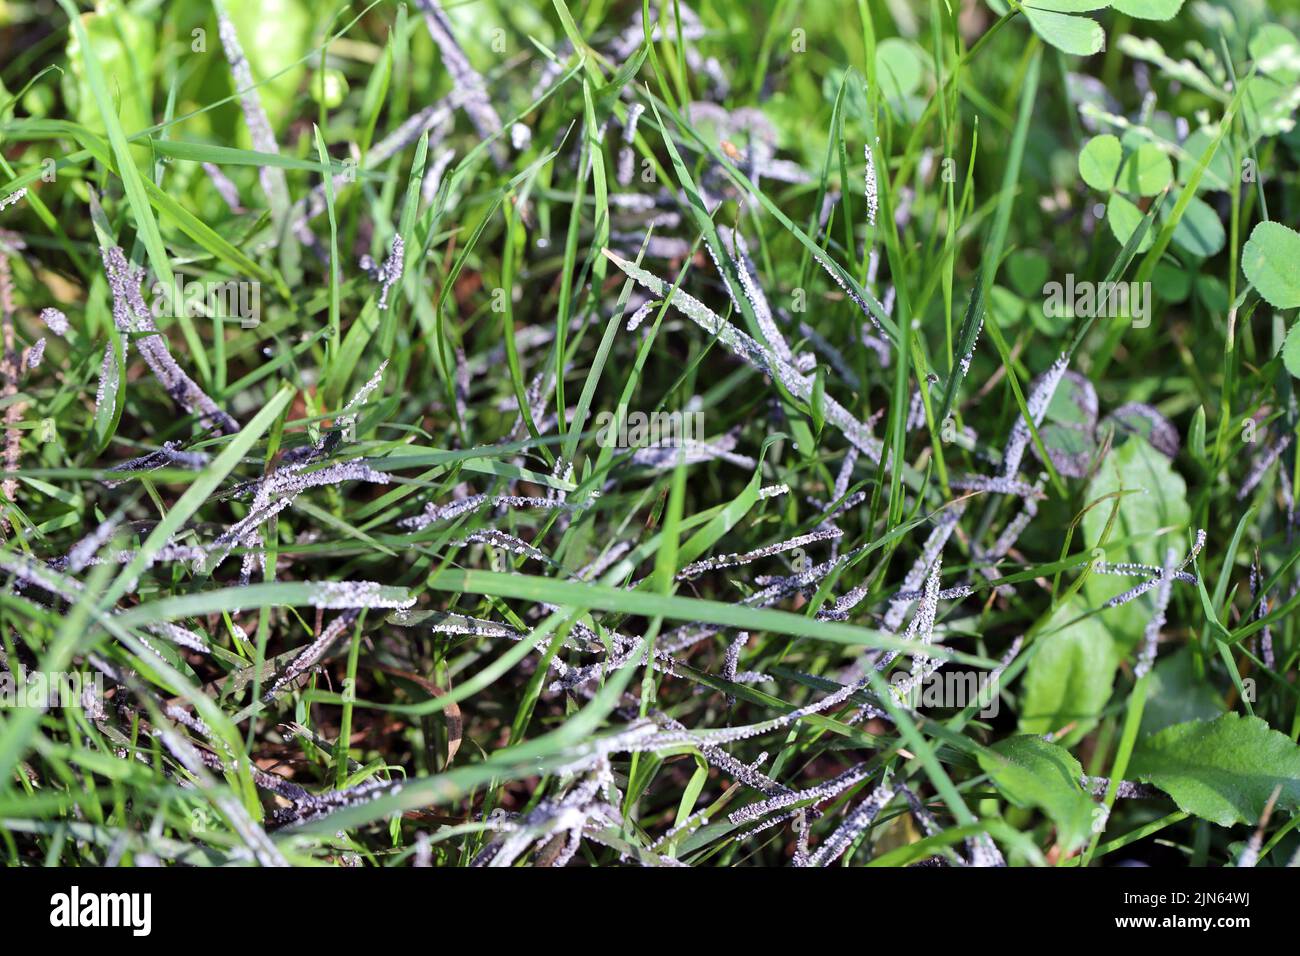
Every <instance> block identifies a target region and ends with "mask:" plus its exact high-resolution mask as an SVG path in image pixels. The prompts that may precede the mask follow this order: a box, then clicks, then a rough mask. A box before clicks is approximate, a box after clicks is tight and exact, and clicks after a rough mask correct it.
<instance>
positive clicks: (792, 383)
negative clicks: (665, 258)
mask: <svg viewBox="0 0 1300 956" xmlns="http://www.w3.org/2000/svg"><path fill="white" fill-rule="evenodd" d="M603 252H604V254H605V256H606V257H607V258H608V259H609V260H610V261H611V262H613V263H614V264H615V265H616V266H618V267H619V268H620V269H621V270H623V272H625V273H626V274H627V275H628V276H630V277H631V278H633V279H634V280H636V281H637V282H639V283H640V284H641V285H642V286H644V287H645V288H647V289H648V290H650V291H651V292H652V293H654V294H655V295H657V296H660V297H661V298H666V299H669V300H670V302H671V304H672V305H673V307H674V308H676V309H677V310H678V311H679V312H681V313H682V314H683V315H685V316H686V317H687V318H689V319H691V320H692V321H694V322H695V323H696V324H697V325H699V326H700V327H701V328H703V329H704V330H705V331H706V332H708V333H709V334H710V335H713V336H716V338H717V339H718V341H719V342H721V343H722V344H723V345H724V346H726V347H727V348H728V349H729V350H731V351H732V352H733V353H734V354H735V355H737V356H739V357H740V358H742V359H744V360H745V361H746V362H749V363H750V364H751V365H753V366H754V367H755V368H757V369H759V371H762V372H764V373H765V374H768V375H771V376H773V377H774V378H776V379H778V380H779V381H780V382H781V384H782V385H784V386H785V387H786V389H787V390H788V391H789V392H790V393H791V394H792V395H794V396H795V397H796V398H801V399H803V400H804V401H806V402H810V401H812V393H813V382H812V379H810V378H808V377H806V376H804V375H802V374H800V373H799V371H798V370H797V369H795V368H793V367H792V366H790V365H789V364H788V363H786V362H783V361H781V359H779V358H778V357H777V356H775V355H773V354H772V353H771V352H769V351H767V349H765V348H763V346H762V345H760V344H759V343H758V342H756V341H754V339H752V338H750V337H749V336H748V335H746V334H745V333H744V332H741V331H740V330H739V329H737V328H735V326H733V325H731V324H730V323H728V322H726V321H724V320H723V319H722V318H721V317H720V316H718V315H717V314H716V313H714V312H713V311H712V310H711V309H709V308H708V307H707V306H705V305H704V304H703V303H702V302H700V301H699V300H698V299H696V298H695V297H694V296H692V295H690V294H689V293H686V292H683V291H682V290H681V289H673V288H672V287H671V286H670V285H668V284H667V283H665V282H664V281H663V280H661V279H658V278H656V277H655V276H653V275H651V274H650V273H648V272H646V271H645V270H643V269H641V268H639V267H637V266H635V265H633V264H632V263H631V262H628V261H627V260H626V259H623V258H622V257H621V256H618V255H616V254H615V253H613V252H611V251H610V250H608V249H605V250H603ZM822 401H823V406H824V408H825V414H826V421H827V422H829V423H830V424H832V425H834V426H835V427H836V428H838V429H839V430H840V431H841V432H843V434H844V437H845V438H847V439H848V440H849V441H850V442H852V443H853V444H854V445H855V446H857V448H858V449H859V450H860V451H862V452H863V453H864V454H865V455H866V456H867V457H868V458H870V459H871V461H872V462H874V463H879V462H880V458H881V454H882V450H883V449H882V446H881V442H880V440H879V439H877V438H875V437H874V436H873V435H872V434H871V432H870V430H869V429H868V428H867V426H865V425H863V424H862V422H860V421H858V419H857V418H855V417H854V416H853V415H852V414H850V413H849V412H848V410H847V409H845V408H844V406H842V405H840V404H839V402H837V401H835V399H833V398H831V397H830V396H829V395H824V396H822Z"/></svg>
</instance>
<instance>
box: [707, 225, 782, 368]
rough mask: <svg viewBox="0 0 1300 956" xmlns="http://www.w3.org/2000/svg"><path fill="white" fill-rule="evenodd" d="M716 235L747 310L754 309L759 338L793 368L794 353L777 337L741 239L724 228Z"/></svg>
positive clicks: (769, 312) (780, 335)
mask: <svg viewBox="0 0 1300 956" xmlns="http://www.w3.org/2000/svg"><path fill="white" fill-rule="evenodd" d="M718 234H719V235H720V236H721V237H722V244H723V245H724V246H725V247H727V250H728V252H729V253H730V254H731V258H732V261H733V262H734V263H735V265H736V274H737V276H738V277H739V279H740V289H741V291H742V292H743V293H744V294H745V298H746V299H747V300H749V304H750V307H751V308H752V309H753V310H754V318H755V319H757V320H758V327H759V330H760V331H761V332H762V333H763V338H765V339H766V340H767V344H768V347H769V348H771V349H772V351H773V352H775V353H776V356H777V358H779V359H780V360H781V361H783V362H785V363H787V364H789V365H795V357H794V353H793V352H791V351H790V345H789V343H788V342H786V340H785V336H784V335H782V334H781V330H780V329H779V328H778V327H777V324H776V320H775V319H774V318H773V317H772V308H771V306H770V305H768V302H767V295H766V294H765V293H764V292H763V290H762V288H761V287H760V286H759V284H758V279H757V277H756V275H755V269H754V263H753V261H752V260H751V259H750V258H749V248H748V246H747V245H746V244H745V237H744V236H742V235H741V234H740V233H739V232H733V231H732V230H731V229H728V228H727V227H725V226H723V227H722V228H721V229H719V230H718Z"/></svg>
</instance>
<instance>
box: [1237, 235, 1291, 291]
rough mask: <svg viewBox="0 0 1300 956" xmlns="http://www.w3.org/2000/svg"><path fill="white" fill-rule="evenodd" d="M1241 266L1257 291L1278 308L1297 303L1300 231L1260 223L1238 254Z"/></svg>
mask: <svg viewBox="0 0 1300 956" xmlns="http://www.w3.org/2000/svg"><path fill="white" fill-rule="evenodd" d="M1241 268H1242V271H1244V272H1245V273H1246V278H1247V279H1249V280H1250V282H1251V285H1253V286H1254V287H1255V288H1256V290H1258V292H1259V294H1260V295H1262V296H1263V297H1264V299H1265V301H1267V302H1268V304H1269V305H1272V306H1274V307H1275V308H1278V309H1294V308H1295V307H1296V306H1298V305H1300V233H1297V232H1296V231H1295V230H1294V229H1288V228H1287V227H1286V226H1284V225H1282V224H1281V223H1277V222H1261V223H1260V224H1259V225H1257V226H1256V227H1255V229H1254V231H1252V232H1251V234H1250V239H1249V240H1248V241H1247V242H1246V248H1245V249H1243V250H1242V253H1241Z"/></svg>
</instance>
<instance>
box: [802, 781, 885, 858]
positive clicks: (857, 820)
mask: <svg viewBox="0 0 1300 956" xmlns="http://www.w3.org/2000/svg"><path fill="white" fill-rule="evenodd" d="M894 793H895V788H894V787H892V786H888V785H886V784H883V783H882V784H881V785H880V786H878V787H877V788H876V789H875V790H873V791H871V795H870V796H868V797H867V798H866V799H865V800H863V801H862V802H861V803H859V804H858V805H857V806H856V807H855V808H854V809H853V812H852V813H850V814H849V815H848V816H847V817H845V818H844V822H843V823H841V824H840V825H839V827H838V828H837V829H836V830H835V832H834V833H832V834H831V835H830V836H829V837H827V838H826V841H825V842H824V843H822V845H821V846H819V847H818V848H817V850H816V852H814V853H813V854H812V856H811V857H809V858H808V861H807V863H806V864H805V865H807V866H829V865H830V864H832V863H834V862H835V861H836V860H838V859H839V858H840V857H841V856H843V855H844V853H845V852H846V851H847V850H848V849H849V847H850V846H852V845H853V844H854V843H855V842H857V839H858V837H860V836H861V835H862V834H863V833H865V832H866V830H867V828H868V827H870V826H871V824H872V822H873V821H874V820H875V819H876V814H878V813H880V811H881V810H883V809H884V808H885V804H887V803H889V801H890V800H892V799H894Z"/></svg>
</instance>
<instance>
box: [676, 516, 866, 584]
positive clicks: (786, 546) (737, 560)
mask: <svg viewBox="0 0 1300 956" xmlns="http://www.w3.org/2000/svg"><path fill="white" fill-rule="evenodd" d="M843 534H844V532H843V531H840V530H839V529H838V528H834V529H826V530H821V531H811V532H809V533H808V534H801V535H798V536H797V537H794V538H790V539H788V540H786V541H778V542H776V543H775V544H769V545H766V546H765V547H762V548H756V549H754V550H753V551H746V552H743V553H739V554H721V555H718V556H717V557H713V558H705V559H703V560H702V561H696V562H694V563H693V564H688V565H687V566H686V567H684V568H682V569H681V570H680V571H678V572H677V580H678V581H685V580H688V579H690V578H694V577H698V576H699V575H701V574H704V573H705V572H706V571H715V570H717V569H719V568H731V567H736V566H738V565H742V564H749V563H751V562H753V561H757V560H759V559H760V558H767V557H771V556H772V555H774V554H782V553H784V552H786V551H792V550H794V549H795V548H801V547H803V546H804V545H805V544H815V543H816V542H818V541H829V540H831V539H833V538H839V537H841V536H842V535H843Z"/></svg>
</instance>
